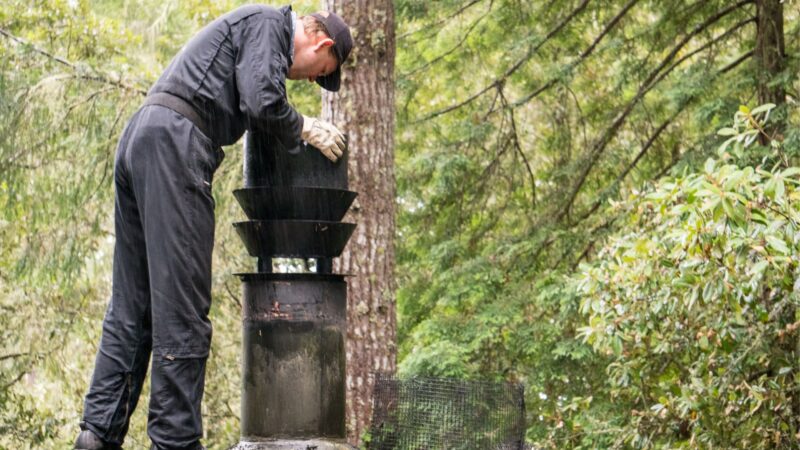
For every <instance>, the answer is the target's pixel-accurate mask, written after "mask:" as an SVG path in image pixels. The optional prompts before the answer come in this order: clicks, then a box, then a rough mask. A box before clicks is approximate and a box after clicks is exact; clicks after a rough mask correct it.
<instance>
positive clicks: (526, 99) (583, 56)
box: [514, 0, 639, 107]
mask: <svg viewBox="0 0 800 450" xmlns="http://www.w3.org/2000/svg"><path fill="white" fill-rule="evenodd" d="M638 2H639V0H630V1H629V2H628V3H627V4H626V5H625V6H623V7H622V9H621V10H620V12H618V13H617V15H616V16H614V18H613V19H611V21H610V22H608V23H607V24H606V26H605V27H604V28H603V31H602V32H600V34H599V35H598V36H597V37H596V38H595V39H594V41H592V43H591V44H590V45H589V47H587V48H586V49H585V50H584V51H583V52H581V54H580V55H578V58H577V59H575V60H574V61H572V62H571V63H569V64H568V65H567V67H568V68H570V69H574V68H575V67H577V66H578V65H579V64H580V63H582V62H583V60H585V59H586V58H588V57H589V55H591V54H592V53H594V50H595V49H596V48H597V45H598V44H600V41H602V40H603V38H605V37H606V35H608V33H610V32H611V30H612V29H614V27H615V26H617V24H618V23H619V21H620V20H622V18H623V17H625V15H626V14H628V11H630V10H631V8H633V7H634V5H636V3H638ZM555 82H556V79H552V80H550V81H548V82H547V83H545V85H544V86H542V87H540V88H539V89H537V90H535V91H533V92H532V93H530V94H528V95H526V96H525V97H523V98H521V99H519V100H517V101H516V102H514V107H517V106H520V105H523V104H525V103H527V102H529V101H531V99H533V98H535V97H536V96H538V95H539V94H541V93H542V92H544V91H545V90H547V89H549V88H550V87H552V86H553V85H554V84H555Z"/></svg>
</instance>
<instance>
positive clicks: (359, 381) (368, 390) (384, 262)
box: [322, 0, 397, 443]
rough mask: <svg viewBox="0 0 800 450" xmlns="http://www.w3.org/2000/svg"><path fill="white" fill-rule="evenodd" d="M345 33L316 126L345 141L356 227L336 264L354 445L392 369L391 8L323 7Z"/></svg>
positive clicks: (378, 3) (377, 1) (365, 1)
mask: <svg viewBox="0 0 800 450" xmlns="http://www.w3.org/2000/svg"><path fill="white" fill-rule="evenodd" d="M322 3H323V7H324V8H325V9H327V10H329V11H333V12H336V13H337V14H339V15H341V16H342V18H343V19H344V20H345V21H346V22H347V24H348V25H349V26H350V30H351V32H352V34H353V40H354V48H353V51H352V53H351V54H350V58H349V60H348V62H347V63H346V64H345V65H344V67H343V70H342V76H343V78H342V87H341V89H340V91H339V92H338V93H330V92H325V91H323V96H322V118H323V119H324V120H328V121H331V122H333V123H334V124H335V125H336V126H337V127H339V128H340V129H341V130H343V131H344V132H345V133H346V134H347V135H348V147H349V150H348V151H349V159H350V167H349V169H348V173H349V176H350V189H351V190H355V191H358V198H357V199H356V202H355V205H354V207H353V208H352V209H351V211H350V213H348V214H349V215H348V217H347V218H346V220H348V221H354V222H356V223H357V224H358V227H357V228H356V231H355V233H354V235H353V238H352V239H351V240H350V243H349V244H348V246H347V249H346V250H345V253H344V254H343V255H342V257H341V258H340V260H339V262H338V264H339V267H338V270H340V271H341V272H342V273H347V274H352V275H353V277H351V278H350V279H349V281H348V284H349V291H348V312H347V320H348V325H347V326H348V332H347V431H348V440H349V441H350V442H352V443H356V442H357V441H358V440H359V437H360V436H361V434H362V432H363V431H364V430H365V429H366V428H367V426H368V425H369V421H370V416H371V414H372V390H373V386H374V376H373V374H374V373H375V372H378V371H380V372H394V371H395V370H396V366H397V362H396V356H397V346H396V328H397V327H396V314H395V298H394V295H395V282H394V266H395V252H394V234H395V206H394V205H395V174H394V124H395V114H394V58H395V29H394V6H393V4H392V2H391V1H390V0H360V1H355V0H323V2H322Z"/></svg>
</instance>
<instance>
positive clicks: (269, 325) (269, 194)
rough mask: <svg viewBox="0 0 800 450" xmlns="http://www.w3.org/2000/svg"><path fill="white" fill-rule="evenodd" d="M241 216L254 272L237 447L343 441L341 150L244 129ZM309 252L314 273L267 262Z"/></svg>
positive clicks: (245, 317)
mask: <svg viewBox="0 0 800 450" xmlns="http://www.w3.org/2000/svg"><path fill="white" fill-rule="evenodd" d="M244 179H245V187H244V188H243V189H238V190H236V191H234V194H235V195H236V198H237V200H238V201H239V203H240V204H241V205H242V207H243V208H244V210H245V212H246V213H247V215H248V218H249V219H250V220H248V221H245V222H239V223H235V224H234V226H235V227H236V230H237V232H238V233H239V235H240V236H241V237H242V239H243V240H244V242H245V245H246V247H247V249H248V251H249V253H250V254H251V255H252V256H255V257H257V258H258V259H257V265H256V268H257V272H256V273H243V274H237V275H238V276H239V278H240V279H241V281H242V285H243V298H244V302H243V305H242V328H243V352H244V355H243V356H244V357H243V364H242V372H243V376H242V383H243V386H242V416H241V426H242V430H241V436H242V437H241V441H240V442H239V445H238V446H237V447H236V449H238V450H301V449H302V450H311V449H313V450H344V449H350V448H351V447H349V446H348V445H347V444H346V441H345V438H346V429H345V336H346V317H347V315H346V305H347V283H346V282H345V280H344V275H338V274H333V273H332V258H333V257H336V256H339V254H341V251H342V249H343V247H344V245H345V244H346V242H347V240H348V239H349V237H350V234H351V233H352V231H353V228H354V227H355V225H353V224H343V223H341V222H339V220H341V218H342V216H343V215H344V214H345V212H346V211H347V209H348V208H349V206H350V204H351V203H352V201H353V199H354V198H355V193H354V192H351V191H347V160H346V158H345V159H344V160H340V161H339V162H337V163H331V162H330V161H328V160H327V159H326V158H325V157H324V156H322V154H321V153H320V152H319V151H318V150H316V149H314V148H313V147H307V146H305V145H303V146H300V147H299V148H296V149H292V150H287V149H285V148H283V147H282V146H281V145H280V143H278V142H276V141H275V140H274V139H271V137H270V136H268V135H266V134H263V133H248V136H247V137H246V138H245V153H244ZM285 256H290V257H302V258H309V257H315V258H317V261H316V272H314V273H280V272H276V271H273V267H272V258H273V257H285Z"/></svg>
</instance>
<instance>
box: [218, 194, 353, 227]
mask: <svg viewBox="0 0 800 450" xmlns="http://www.w3.org/2000/svg"><path fill="white" fill-rule="evenodd" d="M233 195H234V196H235V197H236V200H238V201H239V205H241V207H242V209H243V210H244V212H245V214H247V218H248V219H251V220H275V219H294V220H326V221H339V220H342V217H344V215H345V214H346V213H347V210H348V209H349V208H350V205H352V204H353V201H354V200H355V199H356V196H357V195H358V194H356V193H355V192H353V191H348V190H344V189H335V188H318V187H305V186H256V187H249V188H243V189H236V190H234V191H233Z"/></svg>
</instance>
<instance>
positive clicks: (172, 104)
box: [142, 92, 211, 139]
mask: <svg viewBox="0 0 800 450" xmlns="http://www.w3.org/2000/svg"><path fill="white" fill-rule="evenodd" d="M147 105H159V106H163V107H165V108H169V109H171V110H173V111H175V112H176V113H178V114H180V115H182V116H183V117H186V118H187V119H189V121H190V122H192V123H193V124H194V126H196V127H197V128H198V129H199V130H200V132H202V133H203V134H205V135H206V137H207V138H209V139H211V133H210V132H209V127H208V122H207V121H206V120H205V119H204V118H203V116H202V115H200V113H198V112H197V109H195V107H194V106H192V104H191V103H189V102H187V101H186V100H184V99H182V98H180V97H178V96H177V95H172V94H170V93H167V92H158V93H155V94H150V95H148V96H147V98H146V99H145V100H144V105H142V106H147Z"/></svg>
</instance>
